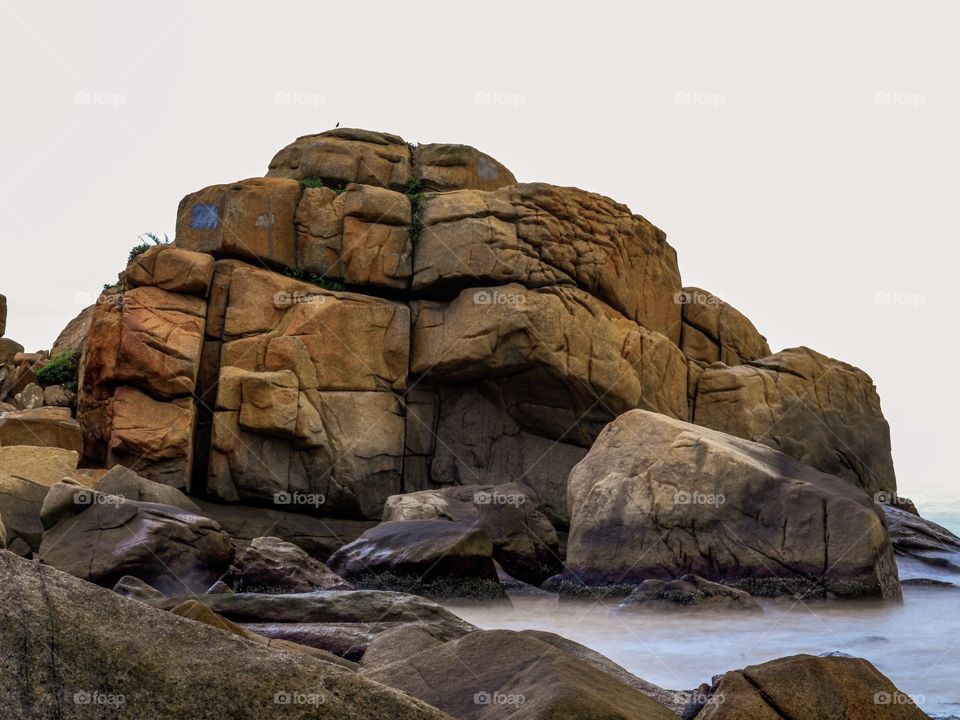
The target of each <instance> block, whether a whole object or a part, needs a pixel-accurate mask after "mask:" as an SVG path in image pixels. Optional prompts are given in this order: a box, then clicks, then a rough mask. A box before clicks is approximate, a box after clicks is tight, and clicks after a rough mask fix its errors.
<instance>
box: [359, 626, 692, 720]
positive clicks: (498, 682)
mask: <svg viewBox="0 0 960 720" xmlns="http://www.w3.org/2000/svg"><path fill="white" fill-rule="evenodd" d="M464 667H466V668H469V670H470V672H462V671H461V670H459V669H458V670H454V671H453V672H451V668H460V669H462V668H464ZM362 675H363V677H365V678H369V679H371V680H376V681H377V682H379V683H383V684H384V685H388V686H390V687H394V688H397V689H398V690H401V691H403V692H405V693H407V694H408V695H412V696H414V697H417V698H420V699H421V700H423V701H425V702H428V703H430V704H431V705H433V706H434V707H437V708H439V709H441V710H443V711H444V712H447V713H449V714H450V715H452V716H454V717H456V718H459V719H460V720H481V719H483V718H495V717H509V718H511V719H513V720H548V719H554V718H597V719H598V720H599V719H600V718H604V720H607V719H609V720H667V719H668V718H675V717H676V715H675V714H674V712H672V711H671V710H670V709H669V708H667V707H666V706H664V705H662V704H660V703H659V702H657V701H656V700H654V699H652V698H651V697H649V696H647V695H646V694H644V693H643V692H641V691H640V690H638V689H636V688H635V687H632V686H630V685H627V684H625V683H623V682H621V681H620V680H619V679H617V678H616V677H615V676H613V675H610V674H608V673H606V672H604V671H603V670H601V669H598V668H597V667H595V666H593V665H591V664H590V663H587V662H585V661H584V660H581V659H580V658H578V657H576V656H575V655H573V654H571V653H568V652H566V651H564V650H562V649H560V648H559V647H557V646H555V645H553V644H551V643H549V642H545V641H544V640H541V639H539V638H536V637H533V636H530V635H527V634H524V633H518V632H513V631H510V630H483V631H477V632H473V633H470V634H469V635H466V636H465V637H463V638H460V639H459V640H453V641H451V642H447V643H444V644H441V645H438V646H433V647H427V648H426V649H425V650H422V651H421V652H418V653H416V654H413V655H411V656H409V657H407V658H405V659H401V660H398V661H396V662H393V663H391V664H389V665H385V666H377V667H374V668H372V669H370V670H364V671H363V673H362Z"/></svg>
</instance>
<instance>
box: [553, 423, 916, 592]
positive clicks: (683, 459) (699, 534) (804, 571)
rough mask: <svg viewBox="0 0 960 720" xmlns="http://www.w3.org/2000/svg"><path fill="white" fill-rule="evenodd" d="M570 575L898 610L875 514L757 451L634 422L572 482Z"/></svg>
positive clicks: (825, 479) (609, 434)
mask: <svg viewBox="0 0 960 720" xmlns="http://www.w3.org/2000/svg"><path fill="white" fill-rule="evenodd" d="M568 498H569V504H570V509H571V530H570V537H569V543H568V546H567V571H568V574H572V575H573V576H575V577H577V578H580V579H582V580H583V581H584V582H586V583H587V584H588V585H629V584H634V585H635V584H637V583H639V582H642V581H643V580H646V579H667V580H669V579H673V578H676V577H680V576H682V575H686V574H688V573H692V574H696V575H699V576H701V577H703V578H704V579H706V580H711V581H713V582H722V583H724V584H727V585H731V586H734V587H739V588H740V589H745V590H748V591H749V592H751V593H753V594H760V595H778V594H784V593H801V594H804V595H806V596H813V597H824V596H837V597H878V598H884V599H891V600H896V599H899V598H900V588H899V582H898V576H897V568H896V565H895V562H894V557H893V549H892V547H891V545H890V540H889V537H888V536H887V528H886V523H885V521H884V518H883V513H882V511H881V510H880V509H879V508H877V507H876V506H875V505H874V503H873V501H872V500H871V499H870V497H869V496H867V495H866V494H865V493H864V492H863V491H862V490H861V489H860V488H859V487H857V486H856V485H854V484H853V483H849V482H844V481H840V480H838V478H837V477H835V476H833V475H827V474H825V473H822V472H820V471H818V470H815V469H814V468H811V467H810V466H808V465H804V464H803V463H800V462H798V461H796V460H794V459H792V458H790V457H788V456H786V455H784V454H783V453H780V452H777V451H776V450H772V449H770V448H768V447H767V446H765V445H761V444H759V443H752V442H749V441H746V440H742V439H740V438H736V437H733V436H730V435H725V434H724V433H721V432H717V431H715V430H710V429H708V428H702V427H697V426H695V425H691V424H689V423H685V422H682V421H679V420H674V419H672V418H668V417H666V416H664V415H659V414H656V413H650V412H645V411H643V410H634V411H632V412H629V413H626V414H624V415H622V416H620V417H619V418H617V420H615V421H614V422H612V423H610V425H608V426H607V428H606V429H605V430H604V431H603V433H602V434H601V435H600V437H599V439H598V440H597V442H596V444H595V445H594V446H593V448H592V449H591V450H590V452H589V453H588V454H587V456H586V458H584V459H583V460H582V461H581V462H580V463H579V464H578V465H577V466H576V467H575V468H574V470H573V471H572V472H571V474H570V479H569V488H568Z"/></svg>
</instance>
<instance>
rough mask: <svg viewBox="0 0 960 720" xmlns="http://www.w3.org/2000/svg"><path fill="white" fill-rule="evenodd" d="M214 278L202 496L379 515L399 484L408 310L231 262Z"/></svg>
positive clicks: (329, 512)
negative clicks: (206, 456) (211, 399)
mask: <svg viewBox="0 0 960 720" xmlns="http://www.w3.org/2000/svg"><path fill="white" fill-rule="evenodd" d="M214 285H215V287H216V288H220V287H223V288H224V289H223V291H222V295H220V294H219V292H220V291H219V290H218V294H217V295H216V296H215V298H214V299H213V300H212V301H211V307H210V317H209V319H208V330H209V331H208V337H210V342H208V343H207V347H206V348H205V351H204V356H205V360H204V363H205V365H206V364H207V363H210V364H211V365H212V366H213V368H214V370H213V372H212V373H211V376H212V378H207V379H206V380H205V382H209V383H210V385H208V386H206V387H201V392H202V393H203V394H204V395H205V396H208V397H209V396H213V397H215V403H214V404H213V407H212V412H211V414H210V423H211V428H210V452H209V461H208V465H207V477H206V490H207V492H208V494H209V495H210V496H211V497H214V498H218V499H222V500H226V501H241V500H242V501H246V502H250V501H253V502H257V503H261V504H267V505H274V506H275V507H277V506H279V508H280V509H289V510H294V511H301V512H308V513H314V514H324V515H338V516H346V517H358V518H370V517H379V515H380V514H381V513H382V512H383V502H384V500H386V498H387V497H389V496H390V495H393V494H396V493H397V492H399V491H400V489H401V475H402V468H403V455H404V444H403V443H404V432H403V428H404V418H403V409H402V403H401V401H400V399H399V398H398V394H399V393H402V392H403V390H404V388H405V387H406V380H407V372H408V361H407V358H408V353H409V342H410V341H409V330H410V323H409V310H408V308H407V306H406V305H404V304H401V303H398V302H394V301H388V300H381V299H379V298H375V297H370V296H366V295H358V294H354V293H342V292H334V291H328V290H324V289H322V288H320V287H317V286H313V285H310V284H308V283H305V282H300V281H297V280H293V279H291V278H288V277H284V276H282V275H279V274H277V273H272V272H269V271H266V270H262V269H256V268H253V267H250V266H247V265H243V264H238V263H235V262H233V261H227V263H225V264H223V265H221V264H219V263H218V267H217V276H215V278H214ZM210 333H216V334H215V335H210ZM217 368H219V369H218V370H217Z"/></svg>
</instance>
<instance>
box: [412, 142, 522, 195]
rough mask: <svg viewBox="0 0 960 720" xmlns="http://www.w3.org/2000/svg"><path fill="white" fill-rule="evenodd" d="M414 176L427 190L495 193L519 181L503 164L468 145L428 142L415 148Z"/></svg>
mask: <svg viewBox="0 0 960 720" xmlns="http://www.w3.org/2000/svg"><path fill="white" fill-rule="evenodd" d="M413 176H414V177H415V178H418V179H419V180H420V183H421V187H422V188H423V189H424V190H431V191H439V192H446V191H448V190H463V189H474V190H496V189H498V188H501V187H504V186H505V185H515V184H516V182H517V179H516V178H515V177H514V176H513V173H512V172H510V171H509V170H508V169H507V168H506V167H504V166H503V164H501V163H499V162H497V161H496V160H494V159H493V158H492V157H490V156H489V155H487V154H486V153H482V152H480V151H479V150H477V149H476V148H472V147H470V146H469V145H449V144H445V143H429V144H426V145H417V146H416V147H415V148H414V149H413Z"/></svg>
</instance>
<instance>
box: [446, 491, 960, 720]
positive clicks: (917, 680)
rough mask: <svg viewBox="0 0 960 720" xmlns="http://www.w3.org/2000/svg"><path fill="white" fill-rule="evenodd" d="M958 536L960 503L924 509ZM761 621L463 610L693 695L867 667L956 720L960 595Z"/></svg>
mask: <svg viewBox="0 0 960 720" xmlns="http://www.w3.org/2000/svg"><path fill="white" fill-rule="evenodd" d="M920 511H921V513H922V514H923V515H924V517H927V518H929V519H930V520H933V521H934V522H937V523H939V524H941V525H943V526H945V527H947V528H949V529H950V530H952V531H953V532H954V533H957V534H960V500H957V501H943V502H939V503H934V502H926V503H924V504H922V505H920ZM763 606H764V613H763V615H762V616H761V615H756V614H750V615H744V616H737V615H731V614H682V615H677V614H673V615H663V614H649V613H643V614H640V613H632V614H629V615H625V614H623V613H611V612H610V605H609V604H605V603H599V602H590V601H578V602H571V601H565V602H562V603H561V602H558V601H557V600H555V599H531V598H521V599H515V600H514V601H513V607H512V608H505V607H503V606H492V605H468V606H463V605H458V606H456V607H452V608H451V610H453V612H455V613H457V614H458V615H460V616H461V617H463V618H465V619H466V620H468V621H470V622H472V623H474V624H475V625H477V626H479V627H482V628H487V629H492V628H504V629H512V630H522V629H526V628H530V629H538V630H547V631H550V632H555V633H558V634H560V635H563V636H564V637H568V638H570V639H571V640H575V641H577V642H579V643H582V644H584V645H586V646H588V647H591V648H593V649H594V650H597V651H598V652H601V653H603V654H604V655H606V656H607V657H609V658H610V659H611V660H613V661H614V662H616V663H618V664H619V665H622V666H623V667H624V668H626V669H627V670H629V671H630V672H632V673H633V674H635V675H638V676H639V677H642V678H644V679H646V680H649V681H650V682H654V683H656V684H658V685H660V686H662V687H666V688H671V689H690V688H694V687H696V686H697V685H699V684H700V683H702V682H710V678H711V676H713V675H716V674H719V673H722V672H724V671H726V670H730V669H734V668H742V667H744V666H746V665H751V664H755V663H761V662H765V661H767V660H771V659H773V658H778V657H782V656H784V655H794V654H797V653H809V654H811V655H820V654H823V653H830V652H840V653H846V654H848V655H854V656H857V657H863V658H866V659H867V660H869V661H870V662H872V663H873V664H874V665H875V666H876V667H877V668H878V669H879V670H880V671H881V672H882V673H883V674H885V675H886V676H887V677H889V678H890V679H891V680H893V682H894V684H896V685H897V687H899V688H900V689H901V690H902V691H903V692H905V693H907V694H908V695H911V696H912V697H913V698H914V700H915V702H917V704H918V705H919V706H920V707H921V708H922V709H923V710H924V711H925V712H926V713H927V714H929V715H932V716H935V717H941V718H947V717H952V716H956V717H958V718H960V589H939V588H925V587H905V588H904V602H903V605H884V604H878V603H859V602H833V603H829V602H827V603H817V602H796V601H794V600H792V599H791V600H788V599H778V600H770V601H766V600H765V601H763Z"/></svg>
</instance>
